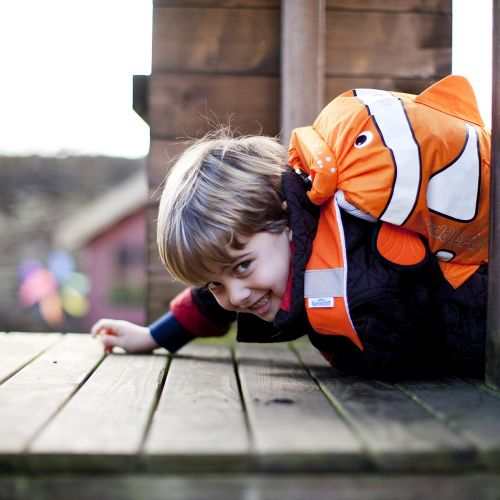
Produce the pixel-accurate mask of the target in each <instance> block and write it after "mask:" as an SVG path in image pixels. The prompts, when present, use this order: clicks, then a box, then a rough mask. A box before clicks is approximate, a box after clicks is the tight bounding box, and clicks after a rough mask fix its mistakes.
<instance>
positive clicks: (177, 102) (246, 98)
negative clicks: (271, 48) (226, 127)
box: [150, 74, 279, 140]
mask: <svg viewBox="0 0 500 500" xmlns="http://www.w3.org/2000/svg"><path fill="white" fill-rule="evenodd" d="M150 84H151V87H150V89H151V94H150V96H151V101H150V117H151V127H152V130H153V131H154V135H155V137H156V138H157V139H167V138H169V139H174V140H177V139H179V138H180V139H183V138H189V137H191V138H192V137H196V136H200V135H202V134H204V133H205V132H207V131H208V130H210V129H213V128H214V126H217V125H219V124H227V123H228V122H230V123H231V124H232V126H233V127H234V128H238V129H239V130H240V131H241V132H242V133H248V134H255V133H258V132H259V131H262V133H263V134H266V135H276V134H277V132H278V107H279V99H278V91H279V90H278V89H279V85H278V78H276V77H264V76H262V77H260V76H232V75H227V76H222V75H218V76H213V75H167V74H153V75H152V76H151V80H150Z"/></svg>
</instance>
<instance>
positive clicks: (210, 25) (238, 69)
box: [152, 7, 279, 75]
mask: <svg viewBox="0 0 500 500" xmlns="http://www.w3.org/2000/svg"><path fill="white" fill-rule="evenodd" d="M153 32H154V40H155V43H154V45H153V54H152V65H153V71H154V72H173V73H177V72H197V73H211V74H217V73H232V74H252V75H278V74H279V10H278V9H227V8H226V9H224V8H210V9H206V8H205V9H203V8H198V9H193V8H189V7H183V8H170V7H169V8H156V9H155V14H154V17H153Z"/></svg>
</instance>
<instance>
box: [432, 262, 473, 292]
mask: <svg viewBox="0 0 500 500" xmlns="http://www.w3.org/2000/svg"><path fill="white" fill-rule="evenodd" d="M438 264H439V267H440V268H441V271H442V272H443V274H444V277H445V278H446V281H447V282H448V283H449V284H450V285H451V286H452V287H453V288H458V287H459V286H460V285H461V284H462V283H465V281H467V279H469V278H470V277H471V276H472V275H473V274H474V273H475V272H476V271H477V269H478V268H479V264H468V265H467V264H454V263H453V262H444V261H439V262H438Z"/></svg>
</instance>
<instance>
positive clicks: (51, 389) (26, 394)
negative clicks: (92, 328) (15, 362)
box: [0, 334, 102, 463]
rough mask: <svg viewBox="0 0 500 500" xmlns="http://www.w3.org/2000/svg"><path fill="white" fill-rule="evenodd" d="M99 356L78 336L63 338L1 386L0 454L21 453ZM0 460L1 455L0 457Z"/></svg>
mask: <svg viewBox="0 0 500 500" xmlns="http://www.w3.org/2000/svg"><path fill="white" fill-rule="evenodd" d="M101 358H102V347H101V346H99V344H98V343H97V342H93V341H91V340H90V338H89V337H86V342H82V336H81V335H70V334H68V335H66V336H64V338H63V339H62V340H61V341H60V342H58V343H56V344H55V345H54V346H52V347H51V348H50V349H49V350H47V351H45V352H44V353H43V354H42V355H40V356H39V357H37V358H36V359H34V360H33V361H32V362H31V363H30V364H29V365H28V366H26V367H25V368H24V369H23V370H21V371H20V372H18V373H16V375H14V376H13V377H11V378H10V379H8V380H7V381H6V382H4V383H3V384H2V385H1V386H0V401H1V404H0V455H2V454H7V453H20V452H22V451H24V450H25V448H26V447H27V446H28V444H29V442H30V440H31V439H33V437H34V436H35V435H36V434H37V432H39V431H40V429H41V428H42V427H43V426H44V425H45V424H46V423H47V422H48V420H49V419H50V418H51V417H53V415H54V414H55V413H56V412H57V411H58V410H59V409H60V408H61V407H62V406H63V405H64V404H65V403H66V401H67V400H68V398H69V397H71V395H72V394H73V393H74V392H75V391H76V390H77V389H78V388H79V386H80V385H81V384H82V383H83V382H84V381H85V379H86V377H87V376H88V375H89V374H90V373H91V372H92V370H93V369H94V368H95V366H96V364H97V363H98V362H99V361H100V360H101ZM0 463H1V458H0Z"/></svg>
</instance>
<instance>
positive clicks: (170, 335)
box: [149, 312, 195, 352]
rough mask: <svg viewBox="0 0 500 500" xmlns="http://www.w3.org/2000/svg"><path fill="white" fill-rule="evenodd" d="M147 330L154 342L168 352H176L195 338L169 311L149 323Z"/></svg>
mask: <svg viewBox="0 0 500 500" xmlns="http://www.w3.org/2000/svg"><path fill="white" fill-rule="evenodd" d="M149 331H150V332H151V336H152V337H153V338H154V340H155V341H156V343H157V344H158V345H160V346H162V347H164V348H165V349H167V351H169V352H176V351H178V350H179V349H180V348H181V347H182V346H184V345H186V344H187V343H188V342H191V340H194V339H195V336H194V335H193V334H191V333H190V332H188V331H187V330H186V329H185V328H184V327H182V326H181V324H180V323H179V322H178V321H177V320H176V319H175V317H174V315H173V314H172V313H171V312H168V313H166V314H164V315H163V316H162V317H161V318H159V319H157V320H156V321H155V322H154V323H152V324H151V325H149Z"/></svg>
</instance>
